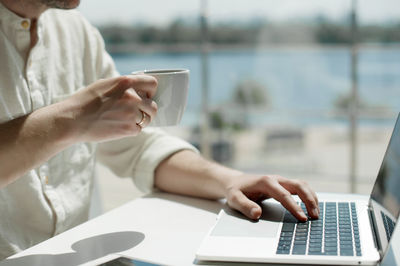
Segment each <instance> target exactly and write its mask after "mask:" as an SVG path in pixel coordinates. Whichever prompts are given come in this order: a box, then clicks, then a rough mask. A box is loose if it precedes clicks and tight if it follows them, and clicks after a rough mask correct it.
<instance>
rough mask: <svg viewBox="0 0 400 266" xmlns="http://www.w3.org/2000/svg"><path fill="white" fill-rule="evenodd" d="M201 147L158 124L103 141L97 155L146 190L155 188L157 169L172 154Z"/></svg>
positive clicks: (145, 191)
mask: <svg viewBox="0 0 400 266" xmlns="http://www.w3.org/2000/svg"><path fill="white" fill-rule="evenodd" d="M181 150H192V151H194V152H198V150H197V149H196V148H195V147H194V146H192V145H191V144H190V143H188V142H186V141H184V140H182V139H180V138H177V137H174V136H171V135H168V134H166V133H165V132H164V131H162V130H160V129H158V128H146V129H144V130H143V131H142V132H141V133H140V134H139V135H138V136H135V137H127V138H123V139H119V140H113V141H109V142H103V143H100V144H99V145H98V147H97V159H98V160H99V161H100V162H101V163H103V164H104V165H106V166H108V167H109V168H110V169H111V170H112V171H113V172H114V173H115V174H116V175H118V176H120V177H132V178H133V181H134V183H135V185H136V186H137V187H138V188H139V189H140V190H141V191H143V192H144V193H149V192H151V191H152V190H153V189H154V172H155V169H156V168H157V166H158V165H159V164H160V163H161V162H162V161H163V160H164V159H166V158H167V157H169V156H170V155H172V154H174V153H176V152H178V151H181Z"/></svg>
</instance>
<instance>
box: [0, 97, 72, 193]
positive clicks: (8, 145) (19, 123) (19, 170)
mask: <svg viewBox="0 0 400 266" xmlns="http://www.w3.org/2000/svg"><path fill="white" fill-rule="evenodd" d="M65 118H66V117H65V113H63V110H61V108H60V105H57V104H55V105H50V106H47V107H44V108H41V109H39V110H36V111H34V112H32V113H30V114H28V115H25V116H23V117H20V118H17V119H14V120H11V121H8V122H6V123H3V124H0V188H2V187H4V186H6V185H8V184H10V183H12V182H13V181H15V180H16V179H18V178H19V177H20V176H22V175H23V174H25V173H26V172H28V171H29V170H31V169H33V168H35V167H37V166H39V165H41V164H42V163H44V162H45V161H47V160H48V159H49V158H51V157H52V156H54V155H55V154H56V153H58V152H60V151H61V150H63V149H65V148H66V147H67V146H68V145H69V142H68V141H67V138H66V136H67V133H68V132H67V131H66V130H65V125H66V123H65Z"/></svg>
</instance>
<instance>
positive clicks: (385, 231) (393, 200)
mask: <svg viewBox="0 0 400 266" xmlns="http://www.w3.org/2000/svg"><path fill="white" fill-rule="evenodd" d="M399 120H400V115H399V116H398V117H397V121H396V125H395V127H394V129H393V133H392V137H391V139H390V142H389V145H388V148H387V150H386V154H385V156H384V158H383V161H382V165H381V168H380V170H379V173H378V177H377V179H376V181H375V185H374V188H373V189H372V193H371V199H370V206H371V207H372V210H373V213H374V218H375V226H376V229H377V231H378V232H377V233H378V236H377V237H378V240H379V242H380V243H379V244H380V246H381V248H382V251H383V252H384V251H385V250H386V248H387V246H388V242H389V240H390V238H391V236H392V233H393V231H394V227H395V225H396V222H397V219H398V216H399V213H400V193H399V192H400V121H399Z"/></svg>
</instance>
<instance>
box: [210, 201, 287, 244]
mask: <svg viewBox="0 0 400 266" xmlns="http://www.w3.org/2000/svg"><path fill="white" fill-rule="evenodd" d="M284 213H285V209H284V208H283V207H282V205H281V204H279V203H274V202H267V203H266V202H263V204H262V215H261V218H260V219H259V220H258V221H253V220H251V219H248V218H247V217H245V216H244V215H242V214H241V213H239V212H237V211H235V210H232V209H230V208H226V209H225V210H221V212H220V214H219V218H218V221H217V224H216V225H215V227H214V229H213V230H212V232H211V235H212V236H224V237H230V236H231V237H276V235H277V233H278V230H279V224H280V222H281V221H282V217H283V214H284Z"/></svg>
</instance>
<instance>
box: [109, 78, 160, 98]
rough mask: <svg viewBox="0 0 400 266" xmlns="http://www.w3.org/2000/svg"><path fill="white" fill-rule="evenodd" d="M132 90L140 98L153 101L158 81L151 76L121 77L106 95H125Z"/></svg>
mask: <svg viewBox="0 0 400 266" xmlns="http://www.w3.org/2000/svg"><path fill="white" fill-rule="evenodd" d="M130 88H132V89H134V90H135V91H136V92H137V93H138V95H139V96H140V97H142V98H149V99H152V98H153V97H154V95H155V94H156V92H157V80H156V79H155V78H154V77H152V76H149V75H128V76H121V77H118V78H116V80H115V84H114V86H113V87H112V88H111V89H110V90H109V91H108V92H107V93H105V95H106V96H112V95H123V93H124V92H125V91H126V90H127V89H130Z"/></svg>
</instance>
